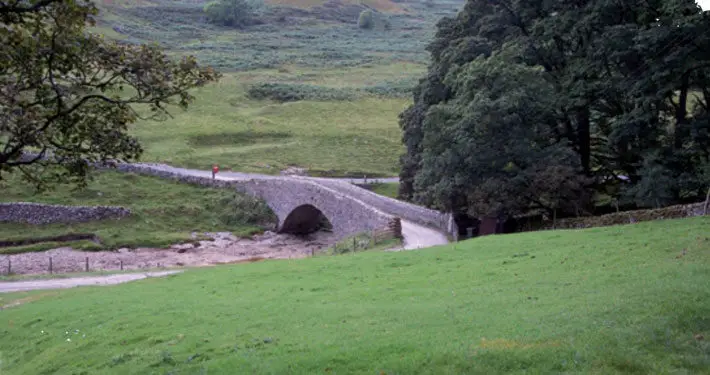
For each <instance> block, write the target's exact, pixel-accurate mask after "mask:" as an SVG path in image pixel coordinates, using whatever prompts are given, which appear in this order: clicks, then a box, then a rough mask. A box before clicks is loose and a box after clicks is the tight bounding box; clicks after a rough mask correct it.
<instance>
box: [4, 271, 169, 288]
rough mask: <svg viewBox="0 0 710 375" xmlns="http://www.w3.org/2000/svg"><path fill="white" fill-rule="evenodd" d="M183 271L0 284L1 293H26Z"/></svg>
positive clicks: (110, 282) (102, 283) (105, 283)
mask: <svg viewBox="0 0 710 375" xmlns="http://www.w3.org/2000/svg"><path fill="white" fill-rule="evenodd" d="M180 272H182V271H159V272H146V273H126V274H120V275H107V276H85V277H73V278H69V279H52V280H29V281H8V282H0V293H10V292H26V291H29V290H41V289H66V288H73V287H76V286H84V285H115V284H120V283H126V282H129V281H134V280H140V279H145V278H147V277H161V276H167V275H172V274H176V273H180Z"/></svg>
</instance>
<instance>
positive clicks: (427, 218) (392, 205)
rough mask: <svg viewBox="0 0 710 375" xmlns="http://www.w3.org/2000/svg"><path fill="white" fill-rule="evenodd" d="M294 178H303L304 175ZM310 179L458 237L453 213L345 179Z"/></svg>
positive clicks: (406, 218) (403, 217)
mask: <svg viewBox="0 0 710 375" xmlns="http://www.w3.org/2000/svg"><path fill="white" fill-rule="evenodd" d="M294 178H299V179H302V178H303V177H294ZM309 179H311V180H313V181H317V182H318V183H319V184H321V185H323V186H327V187H329V188H332V189H333V190H336V191H340V192H343V193H345V194H347V195H349V196H352V197H355V198H357V199H359V200H361V201H362V202H364V203H366V204H367V205H369V206H372V207H374V208H377V209H378V210H380V211H383V212H387V213H388V214H391V215H395V216H398V217H400V218H402V219H404V220H407V221H411V222H413V223H415V224H419V225H423V226H426V227H430V228H432V229H437V230H439V231H441V232H443V233H447V234H450V235H452V236H454V237H456V234H457V232H458V228H457V227H456V223H455V222H454V220H453V217H452V215H451V214H449V213H443V212H439V211H436V210H432V209H429V208H426V207H422V206H417V205H415V204H411V203H407V202H403V201H400V200H397V199H393V198H390V197H386V196H383V195H379V194H376V193H373V192H371V191H369V190H366V189H363V188H360V187H357V186H355V185H353V184H351V183H348V182H345V181H338V180H329V179H325V178H309Z"/></svg>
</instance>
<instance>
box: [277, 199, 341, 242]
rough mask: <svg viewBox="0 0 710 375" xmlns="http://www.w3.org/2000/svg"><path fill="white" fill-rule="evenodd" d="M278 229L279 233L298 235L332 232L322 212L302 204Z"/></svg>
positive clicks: (331, 225)
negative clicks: (322, 231) (320, 231)
mask: <svg viewBox="0 0 710 375" xmlns="http://www.w3.org/2000/svg"><path fill="white" fill-rule="evenodd" d="M279 227H280V228H279V232H282V233H292V234H300V235H303V234H309V233H313V232H316V231H319V230H327V231H332V230H333V224H331V223H330V220H329V219H328V217H327V216H326V215H325V214H324V213H323V211H321V210H319V209H318V208H316V207H315V206H313V205H311V204H302V205H300V206H298V207H296V208H294V209H293V210H292V211H291V212H290V213H289V214H288V215H287V216H286V218H285V219H284V220H283V222H282V223H281V225H280V226H279Z"/></svg>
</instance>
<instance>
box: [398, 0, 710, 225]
mask: <svg viewBox="0 0 710 375" xmlns="http://www.w3.org/2000/svg"><path fill="white" fill-rule="evenodd" d="M428 50H429V51H430V52H431V57H432V63H431V65H430V66H429V72H428V74H427V76H426V77H425V78H424V79H423V80H422V81H421V83H420V85H419V86H418V87H417V89H416V90H415V94H414V100H415V103H414V105H412V106H411V107H410V108H408V109H407V110H406V111H405V112H403V113H402V114H401V122H400V124H401V127H402V129H403V131H404V135H403V140H404V143H405V145H406V147H407V153H406V154H405V155H404V156H403V158H402V160H401V162H402V172H401V179H402V181H403V183H402V185H401V193H402V196H403V197H406V198H408V199H413V200H415V201H418V202H421V203H424V204H427V205H431V206H435V207H437V208H440V209H445V210H454V211H458V212H461V213H468V214H470V215H473V216H481V215H515V214H518V213H521V212H526V211H528V210H530V209H542V210H546V211H547V212H549V213H550V214H552V213H553V212H554V211H559V213H560V214H565V215H577V214H585V213H591V212H593V209H594V207H593V199H592V197H593V196H594V195H595V194H601V195H605V196H609V197H612V198H613V199H614V200H615V201H618V202H621V203H622V204H623V203H628V204H630V205H636V206H638V207H659V206H664V205H668V204H673V203H679V202H683V201H687V200H698V199H700V198H703V199H704V197H705V192H706V191H707V189H708V185H710V175H709V174H707V173H705V172H704V170H707V168H708V166H709V165H710V159H709V158H710V110H709V108H710V64H709V63H710V52H709V51H710V13H708V12H704V13H703V12H702V11H701V10H700V8H699V7H698V6H697V4H696V3H695V1H694V0H672V1H667V0H663V1H662V0H653V1H646V0H637V1H623V2H614V1H606V0H584V1H576V2H555V1H552V2H541V1H537V2H512V3H511V5H510V6H508V5H506V4H503V3H501V2H491V1H486V0H468V2H467V3H466V6H465V8H464V10H463V11H462V12H461V13H460V14H458V16H457V17H455V18H445V19H443V20H442V21H441V22H440V23H439V24H438V31H437V35H436V38H435V39H434V41H433V42H432V43H431V44H430V46H429V48H428Z"/></svg>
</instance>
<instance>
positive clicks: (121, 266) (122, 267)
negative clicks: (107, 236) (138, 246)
mask: <svg viewBox="0 0 710 375" xmlns="http://www.w3.org/2000/svg"><path fill="white" fill-rule="evenodd" d="M121 271H123V260H121Z"/></svg>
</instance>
